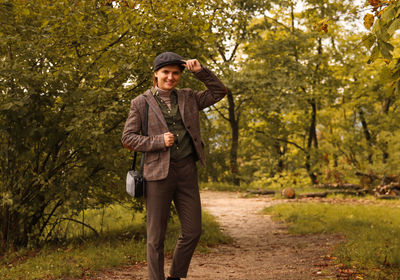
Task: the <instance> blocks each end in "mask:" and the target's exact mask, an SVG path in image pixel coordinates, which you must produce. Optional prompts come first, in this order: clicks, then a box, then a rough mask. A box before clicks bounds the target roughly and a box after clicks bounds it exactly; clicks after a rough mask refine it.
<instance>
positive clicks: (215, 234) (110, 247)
mask: <svg viewBox="0 0 400 280" xmlns="http://www.w3.org/2000/svg"><path fill="white" fill-rule="evenodd" d="M85 222H86V223H88V224H90V225H92V226H93V228H95V229H96V230H98V232H99V235H98V236H97V235H95V234H94V233H93V231H91V230H88V229H82V227H81V226H79V225H75V224H69V225H66V227H68V228H67V229H68V230H67V233H66V234H64V236H66V237H67V238H66V239H64V240H63V241H62V242H52V243H47V244H46V245H45V246H44V247H42V248H40V249H30V250H27V249H24V250H19V251H15V252H8V253H7V254H5V255H3V256H1V257H0V279H2V280H3V279H4V280H16V279H21V280H22V279H23V280H30V279H60V278H65V277H83V276H91V275H93V274H95V273H96V271H98V270H101V269H108V268H112V267H117V266H122V265H125V264H129V263H135V262H143V261H145V259H146V230H145V219H144V216H143V214H136V215H132V213H131V210H130V209H127V208H124V207H122V206H119V205H116V206H110V207H108V208H106V209H105V212H104V209H97V210H90V211H86V212H85ZM179 227H180V225H179V221H178V218H177V217H176V216H173V217H172V218H171V219H170V222H169V224H168V231H167V236H166V241H165V251H166V253H167V254H171V253H172V252H173V249H174V247H175V242H176V240H177V238H178V235H179V231H180V230H179ZM227 242H230V239H229V238H228V237H227V236H225V235H223V234H222V232H221V231H220V229H219V225H218V223H217V222H216V221H215V219H214V217H213V216H211V215H209V214H207V213H206V212H203V234H202V236H201V239H200V242H199V245H198V247H197V250H200V251H203V252H205V251H207V250H208V247H209V246H214V245H216V244H219V243H227Z"/></svg>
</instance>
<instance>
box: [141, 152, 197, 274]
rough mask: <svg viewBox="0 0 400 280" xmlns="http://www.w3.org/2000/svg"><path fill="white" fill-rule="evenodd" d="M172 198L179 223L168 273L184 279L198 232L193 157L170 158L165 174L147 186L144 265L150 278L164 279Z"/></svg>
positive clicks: (195, 173) (195, 178)
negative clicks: (166, 241) (145, 254)
mask: <svg viewBox="0 0 400 280" xmlns="http://www.w3.org/2000/svg"><path fill="white" fill-rule="evenodd" d="M171 201H174V204H175V207H176V209H177V212H178V216H179V220H180V223H181V234H180V236H179V239H178V241H177V244H176V247H175V251H174V256H173V260H172V266H171V269H170V274H171V275H172V276H173V277H180V278H185V277H186V275H187V271H188V269H189V264H190V261H191V259H192V255H193V252H194V249H195V248H196V245H197V243H198V241H199V239H200V235H201V204H200V194H199V187H198V183H197V168H196V163H195V160H194V159H193V157H192V156H189V157H186V158H184V159H182V160H179V161H177V162H173V161H171V163H170V169H169V172H168V177H167V178H166V179H164V180H160V181H149V182H147V185H146V210H147V266H148V272H149V280H164V279H165V276H164V240H165V232H166V229H167V223H168V216H169V213H170V206H171Z"/></svg>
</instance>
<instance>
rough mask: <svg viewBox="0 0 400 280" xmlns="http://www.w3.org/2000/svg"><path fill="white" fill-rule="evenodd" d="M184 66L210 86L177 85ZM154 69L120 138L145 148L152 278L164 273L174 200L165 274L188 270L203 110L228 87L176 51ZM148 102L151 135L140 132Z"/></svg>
mask: <svg viewBox="0 0 400 280" xmlns="http://www.w3.org/2000/svg"><path fill="white" fill-rule="evenodd" d="M185 68H186V69H188V70H190V71H191V72H192V73H193V74H194V75H195V77H196V78H197V79H199V80H200V81H202V82H203V83H204V84H205V86H206V87H207V89H206V90H204V91H195V90H192V89H187V88H186V89H179V90H177V89H176V86H177V85H178V83H179V80H180V78H181V74H182V71H183V70H184V69H185ZM153 70H154V75H153V87H152V88H151V89H149V90H147V91H146V92H145V93H144V94H142V95H140V96H138V97H136V98H135V99H133V100H132V102H131V109H130V112H129V116H128V119H127V121H126V123H125V128H124V132H123V135H122V143H123V145H124V146H125V147H126V148H128V149H131V150H135V151H139V152H145V160H144V174H143V175H144V178H145V180H146V196H145V197H146V210H147V263H148V271H149V279H150V280H164V279H165V278H164V240H165V232H166V227H167V222H168V216H169V211H170V206H171V202H172V201H173V202H174V204H175V207H176V209H177V212H178V216H179V220H180V223H181V235H180V237H179V239H178V242H177V244H176V247H175V251H174V256H173V261H172V266H171V269H170V275H169V276H168V278H167V279H180V278H181V277H182V278H184V277H186V275H187V271H188V268H189V264H190V261H191V258H192V255H193V252H194V249H195V247H196V245H197V243H198V241H199V238H200V234H201V231H202V228H201V205H200V194H199V187H198V183H197V168H196V161H197V160H200V161H201V162H202V163H203V164H204V162H205V156H204V144H203V141H202V140H201V135H200V122H199V111H200V110H203V109H204V108H207V107H209V106H211V105H213V104H215V103H216V102H218V101H219V100H221V99H222V98H223V97H224V96H225V94H226V93H227V89H226V88H225V86H224V85H223V84H222V82H221V81H220V80H219V79H218V78H217V77H216V76H215V75H214V74H213V73H212V72H211V71H210V70H208V69H207V68H206V67H204V66H202V65H201V64H200V62H199V61H198V60H197V59H189V60H184V59H183V58H182V57H181V56H180V55H178V54H176V53H173V52H164V53H162V54H160V55H158V56H157V57H156V58H155V60H154V66H153ZM146 103H147V104H148V105H149V110H148V116H147V119H148V131H147V135H148V136H144V135H141V134H140V132H141V131H142V128H143V127H144V121H143V120H144V119H145V104H146Z"/></svg>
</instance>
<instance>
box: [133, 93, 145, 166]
mask: <svg viewBox="0 0 400 280" xmlns="http://www.w3.org/2000/svg"><path fill="white" fill-rule="evenodd" d="M144 103H145V115H144V128H143V130H142V135H144V136H147V127H148V117H149V116H148V115H149V104H148V103H147V101H146V99H145V101H144ZM145 155H146V153H144V152H143V153H142V160H141V161H140V169H139V174H143V166H144V157H145ZM136 157H137V152H136V151H135V153H134V154H133V161H132V167H131V170H135V165H136Z"/></svg>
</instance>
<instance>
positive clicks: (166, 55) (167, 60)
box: [153, 52, 185, 71]
mask: <svg viewBox="0 0 400 280" xmlns="http://www.w3.org/2000/svg"><path fill="white" fill-rule="evenodd" d="M182 64H185V60H184V59H183V57H182V56H180V55H179V54H176V53H174V52H163V53H161V54H159V55H157V56H156V58H155V59H154V63H153V71H157V70H158V69H160V68H163V67H164V66H167V65H178V66H179V67H180V68H181V70H182V71H183V70H184V69H185V67H184V66H182Z"/></svg>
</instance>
